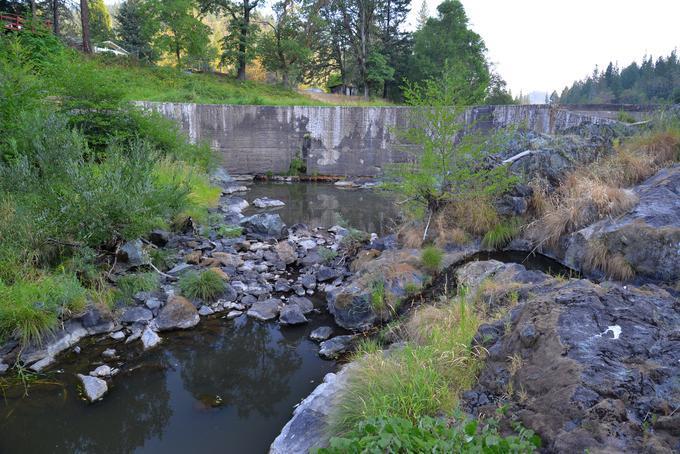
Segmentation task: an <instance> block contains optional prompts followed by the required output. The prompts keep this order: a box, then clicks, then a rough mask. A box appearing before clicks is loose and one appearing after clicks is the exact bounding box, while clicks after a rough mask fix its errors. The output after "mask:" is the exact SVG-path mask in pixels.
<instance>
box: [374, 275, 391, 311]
mask: <svg viewBox="0 0 680 454" xmlns="http://www.w3.org/2000/svg"><path fill="white" fill-rule="evenodd" d="M386 305H387V301H386V296H385V281H374V282H373V283H372V284H371V307H372V308H373V310H374V311H375V312H377V313H380V312H382V311H383V310H385V307H386Z"/></svg>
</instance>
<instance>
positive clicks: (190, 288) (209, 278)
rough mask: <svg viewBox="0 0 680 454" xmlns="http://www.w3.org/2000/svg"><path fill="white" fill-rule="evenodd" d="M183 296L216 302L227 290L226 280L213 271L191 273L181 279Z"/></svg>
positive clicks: (180, 285)
mask: <svg viewBox="0 0 680 454" xmlns="http://www.w3.org/2000/svg"><path fill="white" fill-rule="evenodd" d="M179 288H180V291H181V292H182V295H184V296H186V297H187V298H189V299H192V300H195V299H198V300H203V301H215V300H216V299H217V298H218V297H219V296H220V295H222V294H223V293H224V291H225V289H226V285H225V283H224V280H222V278H221V277H220V276H219V275H218V274H217V273H215V272H213V271H211V270H205V271H200V272H198V271H189V272H187V273H185V274H184V275H182V277H181V278H180V279H179Z"/></svg>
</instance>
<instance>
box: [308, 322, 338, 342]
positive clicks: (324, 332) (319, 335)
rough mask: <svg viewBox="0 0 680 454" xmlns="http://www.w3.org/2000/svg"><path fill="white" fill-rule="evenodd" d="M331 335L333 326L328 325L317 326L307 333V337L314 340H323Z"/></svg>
mask: <svg viewBox="0 0 680 454" xmlns="http://www.w3.org/2000/svg"><path fill="white" fill-rule="evenodd" d="M332 335H333V328H331V327H330V326H319V327H318V328H316V329H315V330H314V331H312V332H311V333H310V334H309V338H310V339H311V340H313V341H314V342H323V341H325V340H326V339H328V338H329V337H331V336H332Z"/></svg>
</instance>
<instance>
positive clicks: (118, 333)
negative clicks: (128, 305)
mask: <svg viewBox="0 0 680 454" xmlns="http://www.w3.org/2000/svg"><path fill="white" fill-rule="evenodd" d="M109 337H111V339H113V340H123V339H125V333H124V332H123V331H116V332H115V333H111V334H109Z"/></svg>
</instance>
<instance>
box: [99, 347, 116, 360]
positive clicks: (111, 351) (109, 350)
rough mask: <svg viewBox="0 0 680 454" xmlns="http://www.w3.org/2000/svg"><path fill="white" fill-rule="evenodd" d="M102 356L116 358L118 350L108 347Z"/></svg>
mask: <svg viewBox="0 0 680 454" xmlns="http://www.w3.org/2000/svg"><path fill="white" fill-rule="evenodd" d="M102 356H103V357H104V358H109V359H110V358H115V357H116V350H115V349H114V348H107V349H106V350H104V351H103V352H102Z"/></svg>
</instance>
